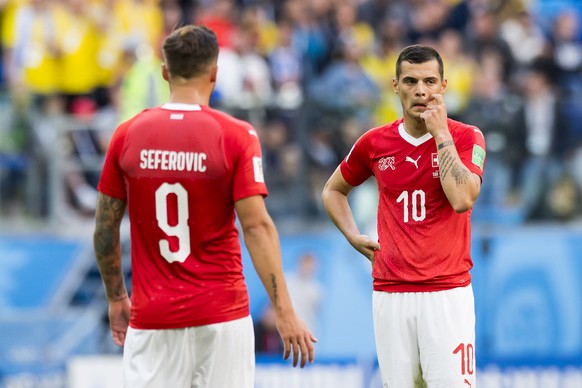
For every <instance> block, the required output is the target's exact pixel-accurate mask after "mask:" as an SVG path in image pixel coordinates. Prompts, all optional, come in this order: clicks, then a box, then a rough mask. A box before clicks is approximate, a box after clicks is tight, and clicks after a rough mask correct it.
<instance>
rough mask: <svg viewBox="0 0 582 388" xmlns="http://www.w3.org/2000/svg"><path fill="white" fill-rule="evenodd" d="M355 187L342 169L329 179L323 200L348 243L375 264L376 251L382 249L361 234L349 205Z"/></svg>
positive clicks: (327, 210)
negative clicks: (347, 180)
mask: <svg viewBox="0 0 582 388" xmlns="http://www.w3.org/2000/svg"><path fill="white" fill-rule="evenodd" d="M353 188H354V186H352V185H350V184H349V183H348V182H346V180H345V179H344V177H343V175H342V173H341V169H340V167H338V168H336V170H335V171H334V172H333V174H332V175H331V177H330V178H329V179H328V181H327V183H326V184H325V187H324V188H323V192H322V194H321V198H322V200H323V206H324V208H325V210H326V212H327V214H328V215H329V218H330V219H331V220H332V221H333V223H334V224H335V225H336V226H337V228H338V229H339V230H340V231H341V232H342V234H343V235H344V236H345V237H346V239H347V240H348V242H349V243H350V244H351V245H352V246H353V247H354V248H355V249H356V250H357V251H358V252H360V253H361V254H362V255H364V256H366V257H367V258H368V260H370V261H371V262H372V263H373V262H374V251H375V250H378V249H380V245H379V244H378V242H376V241H374V240H372V239H371V238H370V237H368V236H366V235H363V234H361V233H360V230H359V229H358V226H357V225H356V221H355V220H354V215H353V214H352V210H351V208H350V205H349V203H348V195H349V193H350V192H351V191H352V189H353Z"/></svg>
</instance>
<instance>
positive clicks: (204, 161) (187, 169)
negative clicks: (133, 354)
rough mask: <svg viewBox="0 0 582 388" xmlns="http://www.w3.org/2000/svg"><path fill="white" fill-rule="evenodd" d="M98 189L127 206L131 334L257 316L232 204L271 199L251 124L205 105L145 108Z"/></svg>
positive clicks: (118, 135) (124, 128) (117, 136)
mask: <svg viewBox="0 0 582 388" xmlns="http://www.w3.org/2000/svg"><path fill="white" fill-rule="evenodd" d="M98 189H99V191H100V192H102V193H103V194H105V195H108V196H111V197H114V198H117V199H120V200H123V201H126V202H127V207H128V212H129V219H130V230H131V266H132V296H131V298H132V312H131V321H130V325H131V327H133V328H137V329H168V328H182V327H190V326H199V325H207V324H212V323H219V322H226V321H230V320H234V319H239V318H242V317H245V316H247V315H248V314H249V301H248V293H247V288H246V285H245V283H244V277H243V273H242V259H241V247H240V241H239V236H238V231H237V229H236V226H235V220H236V216H235V211H234V204H235V202H236V201H238V200H240V199H243V198H246V197H249V196H253V195H262V196H266V195H267V188H266V186H265V182H264V178H263V172H262V164H261V147H260V144H259V139H258V138H257V133H256V132H255V130H254V129H253V128H252V127H251V126H250V124H248V123H246V122H244V121H240V120H237V119H234V118H232V117H231V116H229V115H227V114H224V113H221V112H218V111H216V110H214V109H211V108H208V107H204V106H199V105H186V104H165V105H163V106H161V107H157V108H152V109H146V110H144V111H142V112H141V113H139V114H138V115H137V116H135V117H134V118H132V119H130V120H129V121H126V122H124V123H122V124H121V125H119V127H118V128H117V129H116V131H115V133H114V135H113V137H112V139H111V142H110V144H109V147H108V150H107V155H106V159H105V164H104V167H103V171H102V173H101V180H100V182H99V186H98Z"/></svg>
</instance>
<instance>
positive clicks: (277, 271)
mask: <svg viewBox="0 0 582 388" xmlns="http://www.w3.org/2000/svg"><path fill="white" fill-rule="evenodd" d="M235 207H236V212H237V215H238V218H239V220H240V224H241V227H242V231H243V236H244V242H245V245H246V247H247V249H248V251H249V254H250V256H251V259H252V261H253V265H254V267H255V270H256V271H257V274H258V275H259V278H260V279H261V281H262V283H263V285H264V287H265V290H266V291H267V295H268V296H269V299H270V300H271V304H272V305H273V308H274V310H275V312H276V315H277V329H278V330H279V334H280V335H281V339H282V340H283V344H284V346H285V354H284V358H285V359H287V358H288V357H289V355H290V354H291V350H292V351H293V366H296V365H297V362H298V357H299V353H301V364H300V365H301V367H304V366H305V364H306V363H307V361H308V360H309V362H310V363H311V362H313V359H314V348H313V342H316V341H317V340H316V338H315V337H314V336H313V334H311V332H310V331H309V329H308V328H307V327H306V326H305V324H304V323H303V322H302V321H301V320H300V319H299V318H298V317H297V316H296V314H295V311H294V310H293V306H292V303H291V298H290V296H289V292H288V290H287V285H286V283H285V278H284V276H283V265H282V260H281V249H280V246H279V236H278V233H277V230H276V228H275V224H274V223H273V220H272V219H271V217H270V216H269V214H268V212H267V208H266V206H265V201H264V199H263V197H262V196H260V195H254V196H251V197H247V198H243V199H241V200H238V201H236V202H235Z"/></svg>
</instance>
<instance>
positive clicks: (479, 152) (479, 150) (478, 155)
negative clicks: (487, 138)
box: [471, 144, 485, 171]
mask: <svg viewBox="0 0 582 388" xmlns="http://www.w3.org/2000/svg"><path fill="white" fill-rule="evenodd" d="M471 161H472V162H473V164H474V165H476V166H478V167H479V168H480V169H481V171H483V163H485V150H484V149H483V147H481V146H479V145H477V144H475V145H474V146H473V157H472V158H471Z"/></svg>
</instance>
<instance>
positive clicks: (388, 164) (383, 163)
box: [378, 156, 396, 171]
mask: <svg viewBox="0 0 582 388" xmlns="http://www.w3.org/2000/svg"><path fill="white" fill-rule="evenodd" d="M395 161H396V159H395V158H394V156H386V157H383V158H380V160H379V161H378V168H379V169H380V171H384V170H387V169H388V168H391V169H392V170H395V169H396V168H395V167H394V162H395Z"/></svg>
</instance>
